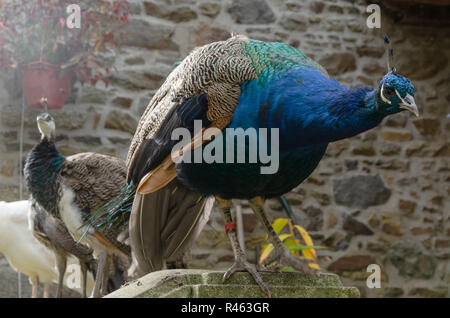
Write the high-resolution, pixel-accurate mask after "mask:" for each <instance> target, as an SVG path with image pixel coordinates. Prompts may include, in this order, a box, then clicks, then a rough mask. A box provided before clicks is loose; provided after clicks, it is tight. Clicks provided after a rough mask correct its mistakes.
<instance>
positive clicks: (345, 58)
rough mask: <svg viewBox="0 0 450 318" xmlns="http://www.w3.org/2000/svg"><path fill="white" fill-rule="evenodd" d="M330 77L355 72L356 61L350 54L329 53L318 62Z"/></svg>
mask: <svg viewBox="0 0 450 318" xmlns="http://www.w3.org/2000/svg"><path fill="white" fill-rule="evenodd" d="M319 63H320V65H322V66H323V67H325V69H326V70H327V71H328V73H329V74H330V75H340V74H344V73H347V72H352V71H354V70H356V59H355V57H354V56H353V54H351V53H347V52H344V53H331V54H327V55H325V56H324V57H322V58H321V59H320V60H319Z"/></svg>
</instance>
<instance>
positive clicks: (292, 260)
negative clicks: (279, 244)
mask: <svg viewBox="0 0 450 318" xmlns="http://www.w3.org/2000/svg"><path fill="white" fill-rule="evenodd" d="M279 252H280V253H279V257H278V263H279V264H280V265H283V266H292V267H293V268H294V269H296V270H298V271H299V272H301V273H305V274H309V275H314V276H319V274H320V272H319V271H318V270H317V269H314V268H311V267H309V266H308V263H312V262H314V260H312V259H311V260H307V259H300V258H298V257H295V256H294V255H293V254H292V253H291V252H290V251H289V250H288V249H287V248H286V247H285V246H283V248H282V249H281V251H279Z"/></svg>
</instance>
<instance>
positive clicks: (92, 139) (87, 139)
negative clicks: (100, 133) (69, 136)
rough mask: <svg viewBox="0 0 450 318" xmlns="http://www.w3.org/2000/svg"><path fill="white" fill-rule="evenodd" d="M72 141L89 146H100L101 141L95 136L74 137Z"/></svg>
mask: <svg viewBox="0 0 450 318" xmlns="http://www.w3.org/2000/svg"><path fill="white" fill-rule="evenodd" d="M73 139H74V140H75V141H77V142H80V143H83V144H86V145H89V146H99V145H101V144H102V139H101V138H100V137H97V136H75V137H73Z"/></svg>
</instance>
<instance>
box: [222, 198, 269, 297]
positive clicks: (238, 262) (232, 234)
mask: <svg viewBox="0 0 450 318" xmlns="http://www.w3.org/2000/svg"><path fill="white" fill-rule="evenodd" d="M216 202H217V206H218V208H219V210H220V212H221V213H222V215H223V218H224V221H225V224H226V226H225V227H226V231H227V234H228V237H229V238H230V241H231V247H232V248H233V253H234V264H233V265H232V266H231V267H230V268H229V269H228V270H227V271H226V272H225V274H224V275H223V280H222V281H223V282H225V281H226V280H227V279H228V278H230V276H231V275H233V273H235V272H238V271H245V270H246V271H247V272H249V273H250V274H251V275H252V276H253V279H254V280H255V281H256V283H257V284H258V285H259V287H260V288H261V289H262V291H263V292H264V293H266V294H267V295H268V296H269V297H270V290H269V288H268V287H267V285H266V283H264V281H263V280H262V278H261V275H259V273H258V271H257V270H256V267H255V266H254V265H253V264H250V263H249V262H248V261H247V258H246V256H245V253H244V252H243V251H242V249H241V246H240V245H239V242H238V239H237V235H236V231H235V229H234V228H232V227H231V228H229V227H228V225H231V224H234V223H233V219H232V217H231V212H230V208H231V200H224V199H222V198H219V197H216Z"/></svg>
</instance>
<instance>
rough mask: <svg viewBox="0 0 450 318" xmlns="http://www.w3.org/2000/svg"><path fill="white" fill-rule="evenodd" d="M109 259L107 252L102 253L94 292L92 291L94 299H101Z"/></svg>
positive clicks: (99, 258) (99, 257)
mask: <svg viewBox="0 0 450 318" xmlns="http://www.w3.org/2000/svg"><path fill="white" fill-rule="evenodd" d="M107 258H108V252H107V251H106V250H105V251H103V252H101V253H100V255H99V256H98V265H97V276H96V277H95V284H94V290H93V291H92V297H93V298H98V297H100V296H101V295H100V293H101V287H102V283H103V278H104V277H105V272H106V271H107V268H106V266H105V265H106V262H107Z"/></svg>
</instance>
